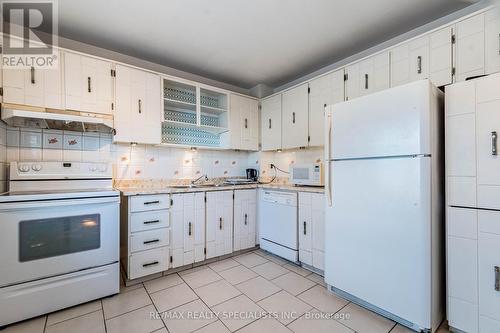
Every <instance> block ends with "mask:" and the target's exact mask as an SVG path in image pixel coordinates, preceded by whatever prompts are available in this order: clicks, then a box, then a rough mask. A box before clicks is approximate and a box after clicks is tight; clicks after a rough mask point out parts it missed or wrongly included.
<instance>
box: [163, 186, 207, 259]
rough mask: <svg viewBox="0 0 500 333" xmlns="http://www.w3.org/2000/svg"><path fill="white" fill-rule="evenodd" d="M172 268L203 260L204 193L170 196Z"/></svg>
mask: <svg viewBox="0 0 500 333" xmlns="http://www.w3.org/2000/svg"><path fill="white" fill-rule="evenodd" d="M171 229H172V232H171V233H172V245H171V256H172V257H171V263H172V268H175V267H181V266H184V265H189V264H192V263H194V262H200V261H203V260H205V193H204V192H198V193H183V194H173V195H172V207H171Z"/></svg>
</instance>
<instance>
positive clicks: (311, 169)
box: [289, 163, 324, 186]
mask: <svg viewBox="0 0 500 333" xmlns="http://www.w3.org/2000/svg"><path fill="white" fill-rule="evenodd" d="M289 171H290V183H292V184H295V185H307V186H323V185H324V180H323V164H321V163H311V164H302V165H292V166H290V170H289Z"/></svg>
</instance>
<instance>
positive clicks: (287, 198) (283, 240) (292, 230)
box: [259, 190, 299, 261]
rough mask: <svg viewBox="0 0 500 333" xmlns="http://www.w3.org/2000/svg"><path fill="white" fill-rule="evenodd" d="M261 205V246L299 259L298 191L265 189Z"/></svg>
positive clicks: (294, 259)
mask: <svg viewBox="0 0 500 333" xmlns="http://www.w3.org/2000/svg"><path fill="white" fill-rule="evenodd" d="M260 207H261V209H260V219H259V221H260V224H259V232H260V247H261V248H262V249H264V250H266V251H269V252H271V253H274V254H276V255H278V256H280V257H283V258H285V259H288V260H290V261H298V259H299V241H298V223H297V214H298V212H297V193H296V192H284V191H268V190H264V191H263V193H262V195H261V198H260Z"/></svg>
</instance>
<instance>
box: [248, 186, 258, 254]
mask: <svg viewBox="0 0 500 333" xmlns="http://www.w3.org/2000/svg"><path fill="white" fill-rule="evenodd" d="M247 210H248V212H247V244H246V248H251V247H254V246H255V238H256V233H257V190H256V189H255V190H249V191H248V201H247Z"/></svg>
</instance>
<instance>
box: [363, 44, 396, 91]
mask: <svg viewBox="0 0 500 333" xmlns="http://www.w3.org/2000/svg"><path fill="white" fill-rule="evenodd" d="M389 67H390V64H389V53H388V52H383V53H381V54H377V55H374V56H371V57H369V58H368V59H365V60H363V61H361V62H360V63H359V73H358V75H359V79H358V80H359V83H360V85H359V87H360V88H359V94H360V96H363V95H367V94H371V93H373V92H376V91H380V90H383V89H386V88H389V81H390V74H389Z"/></svg>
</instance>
